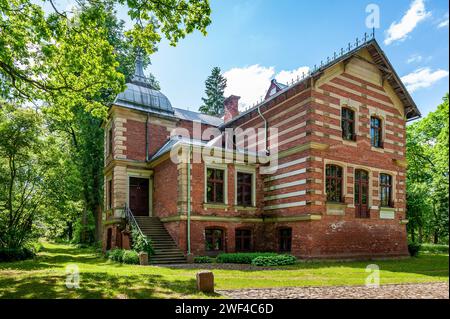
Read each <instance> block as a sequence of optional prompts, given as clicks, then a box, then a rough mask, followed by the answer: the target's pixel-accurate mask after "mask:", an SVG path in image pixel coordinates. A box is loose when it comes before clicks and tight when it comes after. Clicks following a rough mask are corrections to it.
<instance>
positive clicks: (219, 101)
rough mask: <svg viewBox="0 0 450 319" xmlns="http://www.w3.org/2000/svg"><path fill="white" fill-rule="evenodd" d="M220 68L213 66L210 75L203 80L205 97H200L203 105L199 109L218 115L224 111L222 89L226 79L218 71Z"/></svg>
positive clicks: (225, 85) (224, 86) (225, 84)
mask: <svg viewBox="0 0 450 319" xmlns="http://www.w3.org/2000/svg"><path fill="white" fill-rule="evenodd" d="M220 72H221V71H220V68H219V67H215V68H213V69H212V71H211V75H210V76H209V77H208V78H207V79H206V81H205V86H206V89H205V93H206V98H202V100H203V103H204V104H203V105H202V106H201V107H200V109H199V111H200V112H202V113H205V114H209V115H214V116H220V115H222V114H223V113H224V110H223V102H224V101H225V97H224V95H223V94H224V91H225V88H226V87H227V79H225V78H224V77H223V75H222V74H221V73H220Z"/></svg>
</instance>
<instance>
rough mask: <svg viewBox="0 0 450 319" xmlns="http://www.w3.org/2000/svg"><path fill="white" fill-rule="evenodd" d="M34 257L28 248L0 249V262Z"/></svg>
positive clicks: (33, 253)
mask: <svg viewBox="0 0 450 319" xmlns="http://www.w3.org/2000/svg"><path fill="white" fill-rule="evenodd" d="M35 256H36V254H35V252H34V251H33V250H32V249H30V248H28V247H21V248H0V262H1V261H16V260H25V259H31V258H34V257H35Z"/></svg>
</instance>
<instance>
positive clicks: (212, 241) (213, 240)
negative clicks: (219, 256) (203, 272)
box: [205, 228, 225, 251]
mask: <svg viewBox="0 0 450 319" xmlns="http://www.w3.org/2000/svg"><path fill="white" fill-rule="evenodd" d="M224 243H225V239H224V231H223V229H220V228H207V229H205V250H206V251H223V250H224Z"/></svg>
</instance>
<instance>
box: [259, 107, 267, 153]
mask: <svg viewBox="0 0 450 319" xmlns="http://www.w3.org/2000/svg"><path fill="white" fill-rule="evenodd" d="M258 113H259V116H260V117H261V118H262V119H263V121H264V145H265V149H266V155H267V156H269V155H270V150H269V141H268V140H267V135H268V129H269V125H268V123H267V119H266V118H265V117H264V115H263V114H262V112H261V104H259V105H258Z"/></svg>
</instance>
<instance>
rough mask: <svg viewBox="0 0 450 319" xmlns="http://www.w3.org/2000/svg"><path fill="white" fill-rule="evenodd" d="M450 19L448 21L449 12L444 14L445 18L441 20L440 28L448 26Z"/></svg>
mask: <svg viewBox="0 0 450 319" xmlns="http://www.w3.org/2000/svg"><path fill="white" fill-rule="evenodd" d="M448 24H449V21H448V13H447V14H446V15H445V16H444V18H443V19H442V20H441V21H440V22H439V24H438V26H437V27H438V29H441V28H445V27H448Z"/></svg>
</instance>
